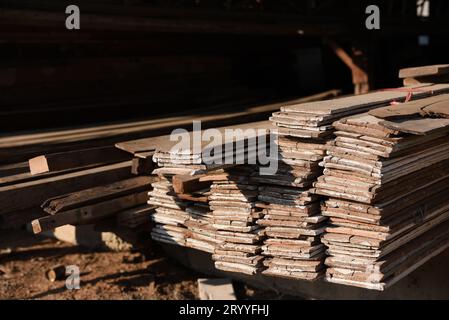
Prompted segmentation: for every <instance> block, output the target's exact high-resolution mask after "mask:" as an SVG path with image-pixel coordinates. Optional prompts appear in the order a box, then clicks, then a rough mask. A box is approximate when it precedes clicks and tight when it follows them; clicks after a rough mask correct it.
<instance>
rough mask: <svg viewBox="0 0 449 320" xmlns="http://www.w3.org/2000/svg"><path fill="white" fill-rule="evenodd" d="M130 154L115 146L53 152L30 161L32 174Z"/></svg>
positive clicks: (115, 159)
mask: <svg viewBox="0 0 449 320" xmlns="http://www.w3.org/2000/svg"><path fill="white" fill-rule="evenodd" d="M130 158H131V157H130V155H129V154H128V153H127V152H124V151H122V150H120V149H117V148H115V147H114V146H107V147H100V148H91V149H83V150H75V151H68V152H60V153H53V154H48V155H42V156H38V157H35V158H32V159H30V160H29V161H28V163H29V166H30V171H31V174H32V175H35V174H39V173H45V172H52V171H61V170H66V169H73V168H82V167H87V166H92V165H95V164H98V165H102V164H108V163H115V162H122V161H126V160H130Z"/></svg>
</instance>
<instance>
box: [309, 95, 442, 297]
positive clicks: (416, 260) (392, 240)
mask: <svg viewBox="0 0 449 320" xmlns="http://www.w3.org/2000/svg"><path fill="white" fill-rule="evenodd" d="M448 118H449V95H439V96H435V97H431V98H427V99H422V100H417V101H414V102H408V103H403V104H399V105H394V106H391V107H384V108H379V109H375V110H371V111H370V112H369V113H365V114H360V115H356V116H353V117H349V118H346V119H342V120H339V121H337V122H336V123H335V124H334V126H335V128H336V130H337V131H336V132H335V134H336V136H337V137H336V139H335V140H334V141H332V142H331V143H330V144H329V148H328V156H326V157H325V159H324V161H323V162H322V164H323V165H324V168H325V169H324V175H323V176H321V177H320V178H319V179H318V181H317V182H316V183H315V188H316V189H315V190H316V193H318V194H321V195H323V196H327V197H329V199H328V200H326V201H325V202H324V203H323V207H322V214H323V215H324V216H326V217H329V222H330V225H329V227H327V228H326V233H325V235H324V236H323V242H324V243H325V244H326V246H327V247H328V251H327V253H328V255H329V257H328V258H327V259H326V265H327V267H328V268H327V272H326V278H327V280H328V281H330V282H334V283H341V284H347V285H352V286H358V287H363V288H368V289H375V290H384V289H385V288H387V287H389V286H391V285H392V284H394V283H395V282H397V281H398V280H400V279H402V278H403V277H404V276H406V275H407V274H409V273H410V272H412V271H413V270H415V269H416V268H417V267H419V266H420V265H422V264H423V263H424V262H426V261H427V260H429V259H430V258H431V257H433V256H435V255H437V254H438V253H440V252H442V251H443V250H444V249H446V248H447V247H449V231H448V230H449V229H448V227H449V222H448V219H449V199H448V197H447V194H448V191H449V140H448V134H449V119H448Z"/></svg>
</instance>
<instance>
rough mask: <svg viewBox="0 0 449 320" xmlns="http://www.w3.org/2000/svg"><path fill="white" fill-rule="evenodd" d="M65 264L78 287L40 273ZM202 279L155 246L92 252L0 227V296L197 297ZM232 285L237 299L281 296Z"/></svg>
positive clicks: (65, 297)
mask: <svg viewBox="0 0 449 320" xmlns="http://www.w3.org/2000/svg"><path fill="white" fill-rule="evenodd" d="M154 251H156V252H154ZM67 265H77V266H78V267H79V269H80V272H81V283H80V289H79V290H68V289H67V288H66V286H65V278H64V279H62V280H57V281H55V282H51V281H49V280H48V279H47V278H46V276H45V274H46V271H47V270H49V269H51V268H54V267H56V266H67ZM202 277H205V276H204V275H201V274H199V273H196V272H194V271H192V270H189V269H187V268H185V267H183V266H182V265H180V264H179V263H177V262H176V261H173V260H170V259H168V258H166V257H164V253H163V251H162V250H158V249H157V248H156V249H155V250H153V252H152V253H151V254H148V253H145V252H144V253H142V252H130V251H128V252H111V251H94V250H92V249H87V248H83V247H79V246H74V245H71V244H67V243H64V242H61V241H56V240H53V239H48V238H40V237H36V236H34V235H31V234H29V233H28V232H26V231H21V230H13V231H12V230H11V231H5V230H0V299H49V300H53V299H162V300H165V299H198V289H197V279H198V278H202ZM234 289H235V292H236V295H237V298H238V299H282V298H286V297H282V296H280V295H278V294H277V293H275V292H271V291H264V290H260V289H255V288H251V287H249V286H247V285H245V284H243V283H238V282H234Z"/></svg>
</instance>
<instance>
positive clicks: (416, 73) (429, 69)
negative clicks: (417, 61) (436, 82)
mask: <svg viewBox="0 0 449 320" xmlns="http://www.w3.org/2000/svg"><path fill="white" fill-rule="evenodd" d="M448 73H449V64H435V65H431V66H420V67H412V68H404V69H401V70H399V78H400V79H404V78H416V77H423V76H432V75H442V74H448Z"/></svg>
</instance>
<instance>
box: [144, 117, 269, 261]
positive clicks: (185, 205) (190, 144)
mask: <svg viewBox="0 0 449 320" xmlns="http://www.w3.org/2000/svg"><path fill="white" fill-rule="evenodd" d="M269 127H270V123H269V122H267V121H262V122H256V123H248V124H244V125H237V126H233V127H226V128H218V129H216V130H218V132H220V134H222V136H223V137H225V130H232V129H238V130H239V131H237V134H235V135H232V136H229V137H228V138H226V137H225V140H224V141H221V140H220V141H214V142H213V143H212V144H211V143H209V144H206V143H205V141H202V139H201V138H202V136H201V135H202V132H191V133H186V135H185V136H184V138H185V139H184V140H183V141H181V143H178V144H176V145H175V144H174V143H171V142H170V138H169V137H168V136H166V137H165V144H161V145H160V149H159V150H157V151H156V153H155V154H154V157H153V160H154V161H155V162H156V163H157V165H158V166H159V167H158V168H157V169H155V170H154V171H153V173H154V174H157V175H158V177H159V181H158V182H155V183H153V185H152V186H153V191H151V192H150V193H149V195H150V199H149V202H148V203H149V204H151V205H155V206H157V208H156V213H155V214H154V215H153V220H154V222H155V223H156V226H155V228H154V229H153V231H152V238H153V239H154V240H157V241H161V242H166V243H170V244H177V245H182V246H187V247H191V248H194V249H198V250H202V251H206V252H209V253H215V252H216V247H217V246H219V245H222V244H223V242H225V241H226V239H228V238H229V237H230V235H229V234H227V233H228V232H231V233H232V231H230V228H234V229H239V230H243V229H245V230H246V229H248V227H245V228H243V227H237V226H228V227H227V228H226V230H223V225H220V223H221V222H223V223H224V222H225V221H226V220H227V221H228V222H229V223H230V221H232V220H229V217H227V218H226V217H224V219H223V220H221V221H219V220H217V217H216V214H215V209H217V208H218V207H212V206H215V205H217V204H218V205H219V202H220V201H219V199H218V198H219V197H220V194H219V193H218V189H216V188H212V190H211V183H213V184H214V185H217V184H220V185H222V187H224V186H225V184H224V183H223V182H221V181H220V182H219V181H215V180H214V179H215V177H216V176H217V175H218V176H219V177H220V179H221V177H223V175H224V177H225V178H224V179H225V180H226V179H227V177H228V176H227V175H226V174H225V172H227V171H226V170H227V168H232V167H234V166H236V165H235V161H234V160H235V159H237V158H240V159H242V160H243V161H247V159H248V158H249V157H251V156H252V155H253V153H255V152H256V151H257V150H256V149H257V147H256V145H255V144H253V143H250V140H251V141H257V139H266V136H267V134H268V132H269V131H268V130H269ZM246 129H251V131H249V132H245V131H246ZM195 136H196V137H197V138H196V140H195V141H194V139H195ZM195 143H199V145H197V147H196V148H195ZM217 148H220V150H231V154H230V155H229V154H228V155H227V154H226V153H225V152H218V153H216V154H214V150H216V149H217ZM254 148H256V149H254ZM226 156H231V158H232V161H231V163H230V164H226V162H227V161H226V159H225V158H226ZM228 161H229V159H228ZM237 167H238V166H237ZM237 170H238V171H239V172H242V169H241V168H240V169H237ZM231 171H232V170H231ZM243 171H244V170H243ZM243 179H246V180H248V179H249V177H248V174H246V178H245V177H243ZM229 184H231V182H229ZM253 188H254V187H253ZM237 192H238V190H236V193H235V195H236V196H238V194H237ZM253 193H254V192H253ZM242 197H243V195H242ZM240 198H241V197H240ZM253 198H254V195H253ZM212 199H215V200H212ZM238 200H239V201H241V199H238ZM247 202H248V203H246V204H242V206H251V203H250V201H247ZM227 213H230V212H229V210H228V211H227ZM221 217H222V218H223V216H221ZM231 217H232V216H231ZM217 222H218V223H217ZM218 226H220V228H221V229H217V227H218ZM256 227H257V226H256ZM249 228H250V229H251V228H254V226H253V227H249ZM233 231H235V230H233Z"/></svg>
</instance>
